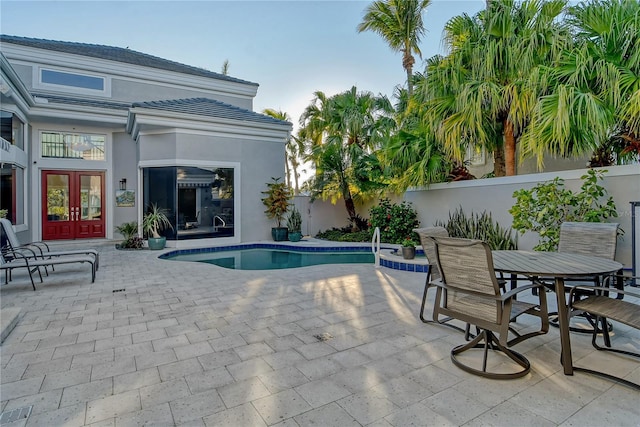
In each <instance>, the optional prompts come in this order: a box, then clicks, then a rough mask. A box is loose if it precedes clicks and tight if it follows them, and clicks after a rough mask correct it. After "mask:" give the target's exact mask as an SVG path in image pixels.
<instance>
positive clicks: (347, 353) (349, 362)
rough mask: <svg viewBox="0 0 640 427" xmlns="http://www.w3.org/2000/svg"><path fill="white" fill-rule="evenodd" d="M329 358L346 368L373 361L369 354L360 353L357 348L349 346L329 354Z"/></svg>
mask: <svg viewBox="0 0 640 427" xmlns="http://www.w3.org/2000/svg"><path fill="white" fill-rule="evenodd" d="M329 359H331V360H333V361H335V362H338V363H339V364H340V365H341V366H344V367H345V368H355V367H356V366H361V365H364V364H365V363H368V362H369V361H371V359H370V358H369V357H368V356H365V355H364V354H362V353H360V352H359V351H358V350H357V349H354V348H349V349H347V350H342V351H339V352H337V353H334V354H332V355H331V356H329Z"/></svg>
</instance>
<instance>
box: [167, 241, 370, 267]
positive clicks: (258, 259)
mask: <svg viewBox="0 0 640 427" xmlns="http://www.w3.org/2000/svg"><path fill="white" fill-rule="evenodd" d="M161 258H163V259H168V260H175V261H196V262H205V263H209V264H215V265H218V266H220V267H224V268H232V269H236V270H278V269H283V268H296V267H307V266H310V265H320V264H352V263H366V264H373V263H374V261H375V258H374V255H373V253H371V248H370V247H337V248H336V247H334V248H326V247H290V246H284V245H271V244H253V245H237V246H229V247H220V248H201V249H182V250H177V251H172V252H169V253H166V254H163V255H162V256H161Z"/></svg>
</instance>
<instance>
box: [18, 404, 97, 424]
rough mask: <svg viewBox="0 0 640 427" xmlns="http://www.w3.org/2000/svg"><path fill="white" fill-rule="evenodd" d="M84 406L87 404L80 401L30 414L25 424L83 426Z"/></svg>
mask: <svg viewBox="0 0 640 427" xmlns="http://www.w3.org/2000/svg"><path fill="white" fill-rule="evenodd" d="M86 407H87V405H86V404H85V403H84V402H82V403H78V404H77V405H71V406H65V407H64V408H60V409H54V410H51V411H47V412H45V413H42V414H32V415H31V416H30V417H29V419H28V420H27V426H29V427H31V426H65V427H76V426H83V425H84V419H85V413H86Z"/></svg>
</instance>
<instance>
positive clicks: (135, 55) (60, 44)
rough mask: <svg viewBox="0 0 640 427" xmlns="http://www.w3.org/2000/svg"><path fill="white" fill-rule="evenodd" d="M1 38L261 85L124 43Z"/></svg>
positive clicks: (45, 47)
mask: <svg viewBox="0 0 640 427" xmlns="http://www.w3.org/2000/svg"><path fill="white" fill-rule="evenodd" d="M0 42H1V43H12V44H17V45H21V46H29V47H34V48H38V49H45V50H54V51H57V52H65V53H71V54H74V55H82V56H89V57H92V58H100V59H107V60H110V61H117V62H124V63H127V64H133V65H140V66H143V67H150V68H157V69H160V70H166V71H174V72H177V73H183V74H190V75H194V76H200V77H207V78H212V79H219V80H226V81H229V82H235V83H242V84H248V85H252V86H258V84H257V83H253V82H249V81H246V80H241V79H237V78H235V77H230V76H227V75H224V74H220V73H215V72H213V71H209V70H205V69H204V68H198V67H192V66H190V65H185V64H181V63H179V62H174V61H169V60H168V59H163V58H159V57H157V56H152V55H148V54H146V53H141V52H136V51H135V50H131V49H125V48H122V47H114V46H104V45H98V44H87V43H75V42H65V41H57V40H46V39H36V38H29V37H18V36H11V35H6V34H0Z"/></svg>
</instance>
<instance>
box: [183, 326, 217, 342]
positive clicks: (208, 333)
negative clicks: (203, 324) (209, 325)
mask: <svg viewBox="0 0 640 427" xmlns="http://www.w3.org/2000/svg"><path fill="white" fill-rule="evenodd" d="M186 335H187V339H188V340H189V342H190V343H191V344H195V343H198V342H201V341H208V340H213V339H217V338H221V337H222V334H221V333H220V331H218V330H217V329H215V328H213V329H206V330H204V331H199V330H196V331H193V332H187V333H186Z"/></svg>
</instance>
